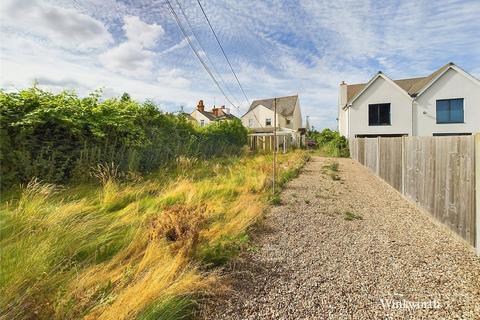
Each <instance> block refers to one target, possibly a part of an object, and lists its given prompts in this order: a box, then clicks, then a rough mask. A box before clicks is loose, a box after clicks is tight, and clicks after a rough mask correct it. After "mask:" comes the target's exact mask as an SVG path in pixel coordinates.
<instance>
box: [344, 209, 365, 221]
mask: <svg viewBox="0 0 480 320" xmlns="http://www.w3.org/2000/svg"><path fill="white" fill-rule="evenodd" d="M344 219H345V220H347V221H353V220H363V217H362V216H361V215H358V214H355V213H353V212H350V211H346V212H345V217H344Z"/></svg>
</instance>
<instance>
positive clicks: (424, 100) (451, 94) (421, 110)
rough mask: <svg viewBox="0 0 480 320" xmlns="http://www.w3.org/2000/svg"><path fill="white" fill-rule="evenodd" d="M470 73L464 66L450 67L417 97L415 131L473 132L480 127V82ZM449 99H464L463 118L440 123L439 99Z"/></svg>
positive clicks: (422, 134)
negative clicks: (438, 112) (464, 70)
mask: <svg viewBox="0 0 480 320" xmlns="http://www.w3.org/2000/svg"><path fill="white" fill-rule="evenodd" d="M466 75H468V74H467V73H466V72H462V71H461V69H460V70H459V69H456V68H449V69H448V70H445V72H443V73H442V74H441V75H439V76H438V77H437V78H436V79H434V81H432V83H431V84H429V86H428V87H427V88H426V89H425V90H423V91H422V92H421V94H419V95H418V96H417V97H416V99H415V118H416V119H415V121H414V123H413V126H414V134H415V135H419V136H431V135H433V134H448V133H450V134H451V133H469V134H471V133H474V132H478V131H480V121H478V119H480V83H479V82H478V80H476V79H475V78H473V77H471V76H466ZM472 78H473V79H472ZM449 99H463V115H464V120H463V122H461V123H456V122H452V123H439V121H438V119H437V101H440V100H449Z"/></svg>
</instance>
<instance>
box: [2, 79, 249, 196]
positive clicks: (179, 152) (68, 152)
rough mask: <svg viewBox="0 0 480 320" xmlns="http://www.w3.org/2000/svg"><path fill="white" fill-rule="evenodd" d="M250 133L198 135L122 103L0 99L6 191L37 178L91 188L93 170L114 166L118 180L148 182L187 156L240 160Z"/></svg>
mask: <svg viewBox="0 0 480 320" xmlns="http://www.w3.org/2000/svg"><path fill="white" fill-rule="evenodd" d="M246 141H247V131H246V129H245V128H244V127H243V126H242V125H241V123H240V122H239V121H228V122H215V123H214V124H211V125H209V126H206V127H204V128H200V127H198V126H196V125H195V124H193V123H191V122H190V121H188V120H187V119H186V118H185V117H184V116H181V115H180V116H176V115H173V114H168V113H164V112H161V111H160V110H159V109H158V107H157V106H156V105H155V104H153V103H152V102H145V103H143V104H140V103H138V102H136V101H133V100H131V99H130V98H129V96H128V95H123V96H122V97H121V98H119V99H106V100H102V99H101V94H100V93H99V92H94V93H92V94H91V95H90V96H88V97H86V98H79V97H78V96H77V95H76V94H75V93H74V92H67V91H65V92H61V93H59V94H53V93H50V92H46V91H43V90H40V89H39V88H36V87H33V88H30V89H26V90H21V91H19V92H13V93H7V92H3V91H0V177H1V180H0V187H3V188H5V187H9V186H12V185H13V184H18V183H27V182H28V181H30V180H31V179H32V178H33V177H37V178H39V179H41V180H42V181H47V182H52V183H56V184H58V183H67V182H69V181H73V180H74V181H79V180H80V181H85V180H87V179H89V178H90V176H91V169H92V167H93V168H95V167H97V166H98V165H99V164H100V165H105V164H112V163H113V164H114V165H115V167H116V168H117V170H118V171H119V173H120V174H123V175H126V174H127V173H129V174H138V173H140V174H145V173H149V172H152V171H154V170H156V169H157V168H159V167H160V166H165V165H167V164H169V163H171V162H173V161H175V160H176V159H177V158H179V157H181V156H185V157H196V158H203V159H205V158H210V157H214V156H226V155H239V154H240V153H241V151H242V147H243V146H244V145H245V144H246Z"/></svg>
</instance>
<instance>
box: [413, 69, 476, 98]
mask: <svg viewBox="0 0 480 320" xmlns="http://www.w3.org/2000/svg"><path fill="white" fill-rule="evenodd" d="M450 70H452V71H455V72H457V73H459V74H461V75H462V76H463V77H465V78H466V79H468V80H469V81H471V82H473V83H474V84H475V85H477V86H480V81H479V80H478V79H477V78H475V77H474V76H472V75H471V74H469V73H468V72H465V71H464V70H463V69H462V68H460V67H458V66H457V65H455V64H453V63H450V64H448V66H445V67H444V68H443V70H439V71H441V72H438V74H436V75H435V76H434V77H431V79H430V81H428V82H427V83H426V84H425V85H424V87H423V88H422V89H421V90H419V92H418V93H417V94H416V97H419V96H421V95H422V94H423V93H424V92H426V91H427V90H428V89H429V88H430V87H432V85H433V84H435V83H436V82H437V81H438V80H439V79H440V78H442V77H443V76H444V75H445V74H446V73H447V72H449V71H450Z"/></svg>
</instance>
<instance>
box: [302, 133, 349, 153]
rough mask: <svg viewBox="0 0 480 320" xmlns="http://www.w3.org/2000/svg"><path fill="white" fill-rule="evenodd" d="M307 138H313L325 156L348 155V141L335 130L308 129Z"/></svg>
mask: <svg viewBox="0 0 480 320" xmlns="http://www.w3.org/2000/svg"><path fill="white" fill-rule="evenodd" d="M308 139H312V140H315V141H316V142H317V147H318V149H319V150H320V152H321V153H322V154H323V155H325V156H330V157H341V158H347V157H349V156H350V151H349V150H348V141H347V139H346V138H345V137H344V136H341V135H340V133H338V132H337V131H333V130H330V129H324V130H323V131H322V132H318V131H310V132H309V133H308Z"/></svg>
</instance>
